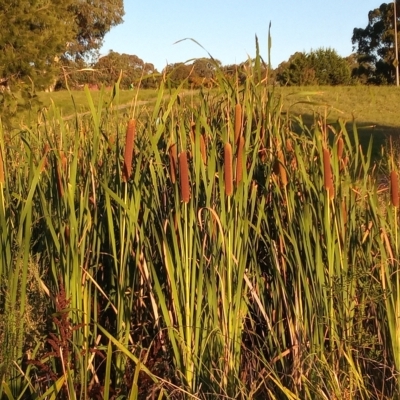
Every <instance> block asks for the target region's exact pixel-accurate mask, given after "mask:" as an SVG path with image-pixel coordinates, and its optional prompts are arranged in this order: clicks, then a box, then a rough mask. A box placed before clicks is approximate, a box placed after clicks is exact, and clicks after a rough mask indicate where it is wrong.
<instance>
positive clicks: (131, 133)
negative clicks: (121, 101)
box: [122, 119, 136, 182]
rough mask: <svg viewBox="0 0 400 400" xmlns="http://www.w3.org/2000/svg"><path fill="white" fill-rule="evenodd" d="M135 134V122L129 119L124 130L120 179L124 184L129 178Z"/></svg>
mask: <svg viewBox="0 0 400 400" xmlns="http://www.w3.org/2000/svg"><path fill="white" fill-rule="evenodd" d="M135 134H136V120H134V119H131V120H129V121H128V126H127V128H126V141H125V156H124V166H123V171H122V179H123V180H124V182H127V181H128V180H129V177H130V176H131V171H132V158H133V150H134V141H135Z"/></svg>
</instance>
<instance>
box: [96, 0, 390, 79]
mask: <svg viewBox="0 0 400 400" xmlns="http://www.w3.org/2000/svg"><path fill="white" fill-rule="evenodd" d="M382 2H384V1H383V0H378V1H377V0H328V1H323V0H241V1H239V0H203V1H193V0H164V1H162V0H142V1H135V0H125V17H124V23H123V24H121V25H118V26H116V27H114V28H112V30H111V31H110V32H109V33H108V34H107V35H106V37H105V41H104V45H103V47H102V49H101V54H102V55H105V54H107V53H108V52H109V50H113V51H117V52H119V53H128V54H136V55H137V56H138V57H140V58H141V59H143V60H144V61H146V62H150V63H153V64H154V65H155V67H156V68H157V69H158V70H159V71H161V70H162V69H163V68H164V67H165V66H166V65H167V63H175V62H179V61H187V60H189V59H192V58H198V57H206V56H207V52H206V51H205V50H203V49H202V48H201V47H199V46H198V45H197V44H195V43H194V42H192V41H183V42H180V43H177V44H174V43H175V42H177V41H179V40H181V39H184V38H193V39H195V40H196V41H197V42H199V43H201V45H202V46H203V47H204V48H205V49H206V50H207V51H208V52H209V53H210V54H211V55H212V56H213V57H214V58H217V59H219V60H220V61H221V62H222V63H223V64H224V65H225V64H234V63H240V62H242V61H245V60H246V59H247V58H248V56H250V57H252V56H254V54H255V40H254V38H255V35H257V36H258V39H259V44H260V51H261V55H262V56H263V58H264V59H265V60H267V54H268V52H267V49H268V25H269V23H270V22H271V24H272V26H271V36H272V48H271V62H272V66H273V67H277V66H278V64H279V63H281V62H282V61H285V60H287V59H288V58H289V57H290V55H291V54H293V53H295V52H296V51H306V52H307V51H310V50H311V49H317V48H320V47H325V48H327V47H330V48H333V49H335V50H336V51H337V52H338V53H339V55H341V56H348V55H349V54H351V52H352V43H351V36H352V33H353V29H354V28H355V27H357V28H365V27H366V26H367V23H368V12H369V11H370V10H372V9H374V8H377V7H379V5H380V4H381V3H382ZM386 2H390V1H389V0H386Z"/></svg>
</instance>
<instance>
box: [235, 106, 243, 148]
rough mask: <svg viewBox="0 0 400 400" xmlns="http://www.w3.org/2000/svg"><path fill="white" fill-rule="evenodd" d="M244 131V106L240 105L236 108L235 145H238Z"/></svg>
mask: <svg viewBox="0 0 400 400" xmlns="http://www.w3.org/2000/svg"><path fill="white" fill-rule="evenodd" d="M241 131H242V106H241V105H240V103H238V104H236V107H235V144H238V140H239V136H240V133H241Z"/></svg>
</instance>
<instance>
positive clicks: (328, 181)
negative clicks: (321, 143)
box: [323, 148, 334, 199]
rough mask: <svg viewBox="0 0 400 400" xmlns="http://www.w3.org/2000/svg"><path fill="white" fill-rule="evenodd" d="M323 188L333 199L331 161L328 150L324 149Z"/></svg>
mask: <svg viewBox="0 0 400 400" xmlns="http://www.w3.org/2000/svg"><path fill="white" fill-rule="evenodd" d="M323 161H324V186H325V189H326V190H327V191H328V193H329V197H330V198H331V199H333V197H334V189H333V177H332V169H331V160H330V153H329V150H328V149H326V148H325V149H324V157H323Z"/></svg>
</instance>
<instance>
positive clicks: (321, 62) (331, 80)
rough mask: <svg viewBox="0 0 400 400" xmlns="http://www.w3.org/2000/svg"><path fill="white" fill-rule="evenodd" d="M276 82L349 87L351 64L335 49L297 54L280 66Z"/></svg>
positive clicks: (292, 84) (289, 84)
mask: <svg viewBox="0 0 400 400" xmlns="http://www.w3.org/2000/svg"><path fill="white" fill-rule="evenodd" d="M276 80H277V82H279V84H281V85H287V86H294V85H298V86H307V85H347V84H349V83H350V81H351V72H350V67H349V63H348V62H347V60H346V59H344V58H343V57H340V56H339V55H338V54H337V53H336V51H335V50H333V49H329V48H328V49H323V48H321V49H317V50H313V51H311V52H310V53H302V52H297V53H295V54H293V55H292V56H291V57H290V58H289V60H288V61H285V62H283V63H281V64H280V65H279V67H278V68H277V70H276Z"/></svg>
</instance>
